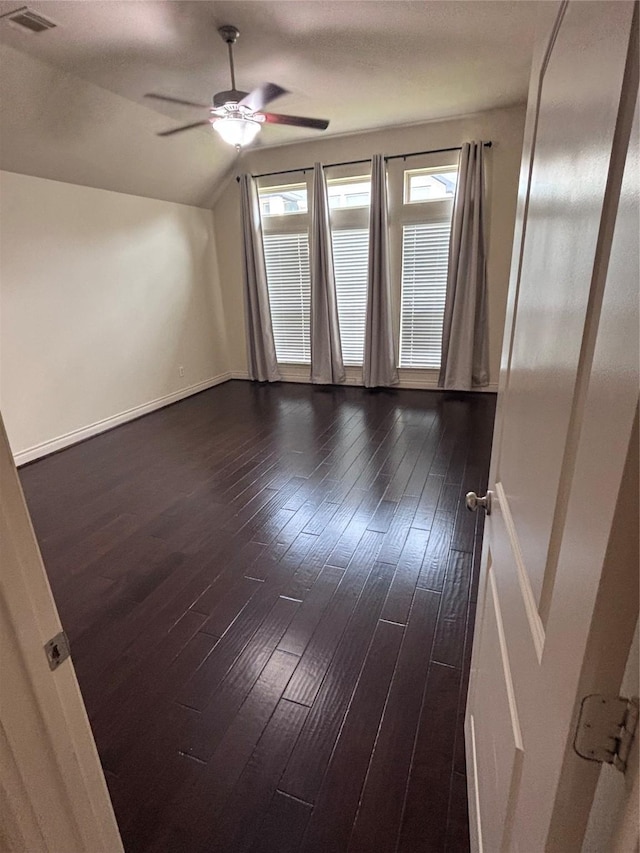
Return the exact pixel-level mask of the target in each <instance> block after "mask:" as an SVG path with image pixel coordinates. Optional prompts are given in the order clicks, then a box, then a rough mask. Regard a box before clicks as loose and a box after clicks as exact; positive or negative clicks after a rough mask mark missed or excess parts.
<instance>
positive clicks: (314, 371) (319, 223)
mask: <svg viewBox="0 0 640 853" xmlns="http://www.w3.org/2000/svg"><path fill="white" fill-rule="evenodd" d="M310 248H311V333H310V338H311V381H312V382H314V383H317V384H320V385H333V384H335V383H337V382H344V380H345V372H344V364H343V362H342V347H341V344H340V326H339V324H338V301H337V299H336V282H335V276H334V272H333V247H332V245H331V222H330V219H329V200H328V198H327V182H326V179H325V176H324V170H323V168H322V166H321V165H320V163H316V164H315V166H314V167H313V209H312V213H311V239H310Z"/></svg>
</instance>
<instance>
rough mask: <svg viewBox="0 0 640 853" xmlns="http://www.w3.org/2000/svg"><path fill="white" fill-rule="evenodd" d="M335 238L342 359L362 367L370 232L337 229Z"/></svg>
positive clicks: (334, 248)
mask: <svg viewBox="0 0 640 853" xmlns="http://www.w3.org/2000/svg"><path fill="white" fill-rule="evenodd" d="M332 236H333V266H334V273H335V279H336V296H337V300H338V319H339V322H340V340H341V342H342V359H343V361H344V363H345V364H347V365H361V364H362V358H363V353H364V327H365V317H366V310H367V268H368V264H369V232H368V230H367V229H366V228H348V229H341V230H335V231H333V235H332Z"/></svg>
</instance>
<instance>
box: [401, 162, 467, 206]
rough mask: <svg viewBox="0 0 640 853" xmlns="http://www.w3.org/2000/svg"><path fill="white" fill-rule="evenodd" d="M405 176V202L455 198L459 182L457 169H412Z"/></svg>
mask: <svg viewBox="0 0 640 853" xmlns="http://www.w3.org/2000/svg"><path fill="white" fill-rule="evenodd" d="M404 175H405V178H404V203H405V204H415V203H416V202H425V201H442V200H443V199H444V200H446V199H453V197H454V196H455V194H456V185H457V183H458V170H457V169H411V170H407V171H406V172H405V173H404Z"/></svg>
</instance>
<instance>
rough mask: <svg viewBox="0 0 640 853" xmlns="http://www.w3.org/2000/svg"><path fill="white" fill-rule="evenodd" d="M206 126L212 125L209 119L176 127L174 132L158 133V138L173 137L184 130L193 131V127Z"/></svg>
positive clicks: (164, 131)
mask: <svg viewBox="0 0 640 853" xmlns="http://www.w3.org/2000/svg"><path fill="white" fill-rule="evenodd" d="M205 124H210V122H209V119H208V118H206V119H204V121H194V122H193V123H192V124H185V125H183V126H182V127H174V128H173V130H163V131H162V132H161V133H157V134H156V136H173V134H174V133H182V131H183V130H191V128H192V127H202V126H203V125H205Z"/></svg>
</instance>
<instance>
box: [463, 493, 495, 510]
mask: <svg viewBox="0 0 640 853" xmlns="http://www.w3.org/2000/svg"><path fill="white" fill-rule="evenodd" d="M464 502H465V504H466V506H467V509H468V510H469V511H470V512H476V510H477V509H478V508H480V509H483V510H484V511H485V512H486V513H487V515H491V492H487V494H486V495H485V496H484V497H483V498H479V497H478V496H477V495H476V493H475V492H467V495H466V497H465V499H464Z"/></svg>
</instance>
